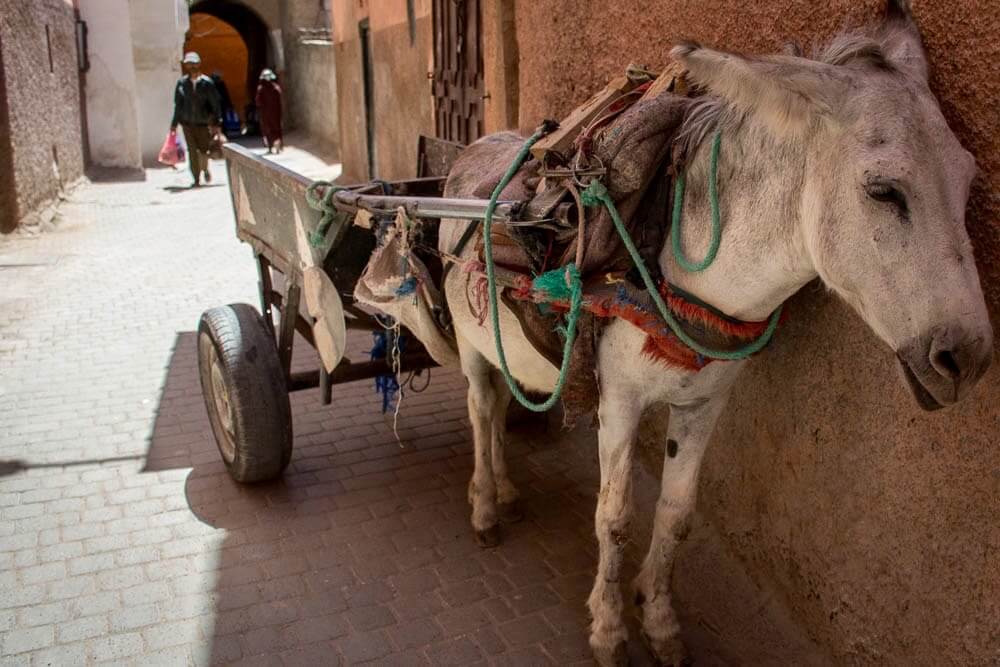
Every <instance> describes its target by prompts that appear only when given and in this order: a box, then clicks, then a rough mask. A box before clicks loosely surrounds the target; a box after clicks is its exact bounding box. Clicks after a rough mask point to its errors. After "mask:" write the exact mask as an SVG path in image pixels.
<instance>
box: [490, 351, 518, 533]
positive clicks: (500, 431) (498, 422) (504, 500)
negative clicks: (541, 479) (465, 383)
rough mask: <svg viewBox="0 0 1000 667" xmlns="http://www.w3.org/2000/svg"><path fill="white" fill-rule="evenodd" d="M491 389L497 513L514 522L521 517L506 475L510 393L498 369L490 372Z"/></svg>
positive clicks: (515, 494) (513, 487)
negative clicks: (494, 398)
mask: <svg viewBox="0 0 1000 667" xmlns="http://www.w3.org/2000/svg"><path fill="white" fill-rule="evenodd" d="M492 379H493V389H494V391H495V392H496V395H497V400H496V403H494V406H493V449H492V463H493V481H494V482H495V483H496V487H497V515H498V516H499V518H500V521H502V522H504V523H514V522H516V521H520V520H521V518H522V514H521V510H520V507H518V503H517V499H518V496H519V495H520V494H519V493H518V491H517V488H516V487H515V486H514V483H513V482H511V481H510V477H509V476H508V475H507V456H506V452H505V449H506V446H507V407H508V406H509V405H510V399H511V393H510V389H509V388H508V387H507V382H506V381H505V380H504V379H503V375H501V374H500V371H497V370H494V371H493V373H492Z"/></svg>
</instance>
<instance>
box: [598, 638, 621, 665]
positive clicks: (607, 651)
mask: <svg viewBox="0 0 1000 667" xmlns="http://www.w3.org/2000/svg"><path fill="white" fill-rule="evenodd" d="M591 649H592V651H593V653H594V662H596V663H597V664H598V665H600V666H601V667H627V665H628V644H627V643H626V642H624V641H620V642H618V643H617V644H615V645H614V646H611V647H603V646H591Z"/></svg>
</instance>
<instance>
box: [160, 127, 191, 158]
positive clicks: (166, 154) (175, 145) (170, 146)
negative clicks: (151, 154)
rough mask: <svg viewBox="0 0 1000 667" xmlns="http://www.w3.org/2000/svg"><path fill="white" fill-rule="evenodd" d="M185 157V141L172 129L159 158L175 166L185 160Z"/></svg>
mask: <svg viewBox="0 0 1000 667" xmlns="http://www.w3.org/2000/svg"><path fill="white" fill-rule="evenodd" d="M185 157H186V155H185V151H184V142H183V141H182V140H181V139H180V138H179V137H178V136H177V132H174V131H171V132H170V134H168V135H167V138H166V139H165V140H164V141H163V148H161V149H160V155H159V157H158V158H157V159H158V160H159V161H160V162H162V163H163V164H169V165H170V166H175V165H177V164H180V163H181V162H184V158H185Z"/></svg>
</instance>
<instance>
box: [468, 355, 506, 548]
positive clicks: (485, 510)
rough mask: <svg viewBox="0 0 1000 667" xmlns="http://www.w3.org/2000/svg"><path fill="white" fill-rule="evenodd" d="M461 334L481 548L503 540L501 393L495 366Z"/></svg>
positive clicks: (472, 487)
mask: <svg viewBox="0 0 1000 667" xmlns="http://www.w3.org/2000/svg"><path fill="white" fill-rule="evenodd" d="M463 343H464V341H463V340H462V338H461V337H459V351H460V356H461V360H462V372H463V373H464V374H465V377H466V379H467V380H468V381H469V392H468V403H469V421H470V422H472V441H473V445H474V450H475V455H474V459H473V461H474V468H473V471H472V479H470V480H469V503H470V504H471V505H472V529H473V530H474V531H475V535H476V542H477V543H478V544H479V546H481V547H495V546H496V545H497V544H499V543H500V527H499V525H498V524H497V486H496V482H495V481H494V477H493V422H494V416H493V413H494V412H495V409H496V406H497V403H498V398H499V397H498V395H497V391H496V389H495V387H494V386H493V382H492V381H491V378H490V375H491V370H492V368H491V366H490V363H489V361H487V360H486V358H485V357H484V356H482V355H481V354H480V353H479V352H477V351H476V350H475V349H474V348H473V347H472V346H471V345H468V344H463Z"/></svg>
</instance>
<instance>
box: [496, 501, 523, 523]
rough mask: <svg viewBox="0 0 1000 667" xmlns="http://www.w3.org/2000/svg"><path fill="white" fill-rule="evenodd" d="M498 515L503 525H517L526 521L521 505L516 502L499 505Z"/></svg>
mask: <svg viewBox="0 0 1000 667" xmlns="http://www.w3.org/2000/svg"><path fill="white" fill-rule="evenodd" d="M497 515H498V516H499V517H500V521H502V522H503V523H517V522H518V521H521V520H522V519H524V512H523V511H521V503H519V502H517V501H516V500H512V501H510V502H509V503H500V504H498V505H497Z"/></svg>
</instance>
